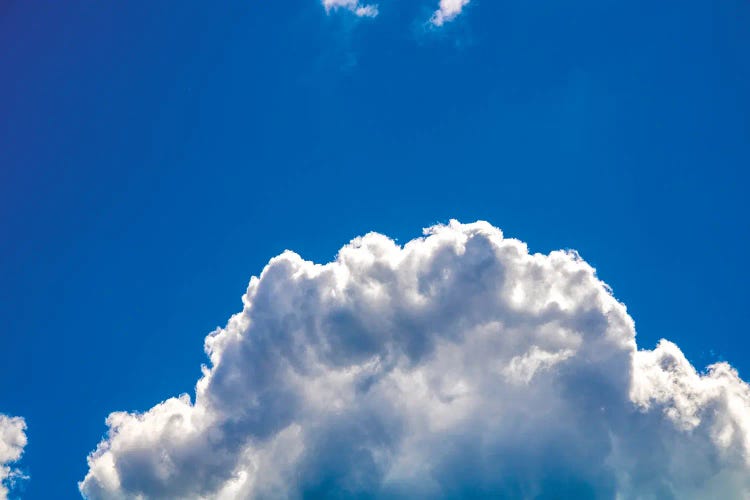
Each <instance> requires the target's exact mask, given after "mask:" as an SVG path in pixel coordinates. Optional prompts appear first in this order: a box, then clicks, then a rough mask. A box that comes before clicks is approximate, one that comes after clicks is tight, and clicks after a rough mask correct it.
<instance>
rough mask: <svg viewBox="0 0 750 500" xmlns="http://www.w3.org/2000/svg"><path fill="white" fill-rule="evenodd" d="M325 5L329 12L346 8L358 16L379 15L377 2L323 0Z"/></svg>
mask: <svg viewBox="0 0 750 500" xmlns="http://www.w3.org/2000/svg"><path fill="white" fill-rule="evenodd" d="M323 7H325V9H326V11H327V12H330V11H332V10H338V9H345V10H348V11H351V12H353V13H354V14H355V15H356V16H358V17H375V16H377V15H378V6H377V5H376V4H363V3H361V2H360V1H359V0H323Z"/></svg>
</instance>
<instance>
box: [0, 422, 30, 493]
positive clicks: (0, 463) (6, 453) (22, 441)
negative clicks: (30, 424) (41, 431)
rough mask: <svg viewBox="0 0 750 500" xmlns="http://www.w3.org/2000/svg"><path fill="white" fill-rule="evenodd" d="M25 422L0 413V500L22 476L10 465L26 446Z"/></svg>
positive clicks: (18, 457) (19, 456)
mask: <svg viewBox="0 0 750 500" xmlns="http://www.w3.org/2000/svg"><path fill="white" fill-rule="evenodd" d="M25 431H26V422H25V421H24V419H22V418H20V417H9V416H7V415H3V414H1V413H0V500H4V499H6V498H8V493H9V491H8V490H9V488H10V487H12V485H13V483H14V482H15V481H16V480H17V479H20V478H22V477H23V475H22V474H21V473H20V472H19V471H18V469H14V468H12V467H11V465H12V464H13V463H14V462H16V461H17V460H18V459H20V458H21V455H22V454H23V449H24V447H25V446H26V432H25Z"/></svg>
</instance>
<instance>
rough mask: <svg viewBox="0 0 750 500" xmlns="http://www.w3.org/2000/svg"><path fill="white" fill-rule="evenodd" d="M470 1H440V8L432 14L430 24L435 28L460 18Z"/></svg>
mask: <svg viewBox="0 0 750 500" xmlns="http://www.w3.org/2000/svg"><path fill="white" fill-rule="evenodd" d="M469 1H470V0H440V6H439V7H438V9H437V10H436V11H435V12H434V13H433V14H432V17H431V18H430V22H431V23H432V24H433V25H435V26H442V25H443V24H445V23H447V22H450V21H452V20H453V19H455V18H456V16H458V15H459V14H460V13H461V11H462V10H463V8H464V7H465V6H466V5H467V4H468V3H469Z"/></svg>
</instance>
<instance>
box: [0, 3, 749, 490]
mask: <svg viewBox="0 0 750 500" xmlns="http://www.w3.org/2000/svg"><path fill="white" fill-rule="evenodd" d="M434 3H435V2H429V1H421V0H413V1H411V0H410V1H401V2H398V1H395V0H383V2H381V3H380V5H379V14H378V16H377V17H376V18H357V17H355V16H354V15H352V14H350V13H349V12H345V11H338V12H330V13H326V11H325V10H324V8H323V7H322V5H321V4H320V3H319V2H318V1H316V0H289V1H284V2H252V1H250V2H239V1H227V2H219V3H216V2H214V3H211V4H209V3H205V2H192V1H188V2H183V3H182V5H181V6H180V7H179V8H176V7H175V5H174V4H168V3H166V2H159V1H152V2H137V1H136V2H119V3H118V2H93V1H89V2H78V1H70V2H6V3H4V4H2V6H0V47H2V48H0V69H1V70H2V75H3V76H2V77H0V235H2V236H1V237H0V339H1V340H2V350H1V352H2V363H0V379H2V380H3V381H4V382H3V383H2V384H0V412H3V413H6V414H11V415H21V416H23V417H24V418H25V419H26V422H27V424H28V436H29V444H28V446H27V447H26V450H25V455H24V458H23V460H22V461H21V462H20V466H21V468H22V469H23V470H24V471H25V472H26V473H28V474H29V475H30V476H31V479H30V480H29V481H26V482H25V484H24V485H23V487H22V488H23V489H22V491H21V493H22V496H23V497H24V498H40V499H42V498H76V497H77V496H78V495H79V493H78V491H77V489H76V481H79V480H81V479H82V478H83V477H84V475H85V474H86V471H87V465H86V461H85V457H86V455H87V453H89V452H90V451H91V450H92V449H93V448H94V447H95V445H96V443H97V442H98V441H99V440H100V439H101V438H102V436H103V435H104V433H105V432H106V430H107V428H106V426H105V424H104V419H105V418H106V416H107V415H108V414H109V412H111V411H114V410H128V411H137V410H140V411H143V410H147V409H148V408H150V407H152V406H153V405H154V404H156V403H158V402H160V401H162V400H164V399H166V398H167V397H170V396H173V395H177V394H180V393H182V392H188V393H191V392H192V391H193V386H194V383H195V380H196V379H197V378H198V377H199V376H200V371H199V367H200V365H201V363H205V362H206V358H205V354H204V353H203V350H202V346H203V339H204V337H205V335H206V334H207V333H208V332H210V331H211V330H213V329H214V328H216V327H217V326H220V325H224V323H225V322H226V320H227V318H229V316H230V315H231V314H233V313H235V312H237V311H239V310H240V309H241V308H242V304H241V302H240V297H241V295H242V294H243V293H244V292H245V289H246V287H247V281H248V279H249V277H250V276H251V275H257V274H258V273H259V272H260V271H261V269H262V268H263V266H264V265H265V263H266V262H267V261H268V259H269V258H271V257H272V256H274V255H277V254H279V253H280V252H281V251H283V250H284V249H293V250H294V251H296V252H297V253H299V254H300V255H301V256H303V257H304V258H307V259H311V260H315V261H318V262H327V261H329V260H331V259H332V258H333V257H334V256H335V254H336V252H337V250H338V249H339V248H340V247H341V246H342V245H343V244H345V243H346V242H348V241H349V240H350V239H351V238H353V237H354V236H357V235H361V234H364V233H366V232H369V231H378V232H382V233H384V234H387V235H389V236H391V237H394V238H397V239H398V241H401V242H405V241H408V240H410V239H412V238H414V237H416V236H418V235H419V234H420V231H421V228H423V227H427V226H430V225H432V224H435V223H437V222H447V221H448V220H449V219H451V218H456V219H459V220H461V221H463V222H471V221H474V220H478V219H482V220H487V221H490V222H491V223H492V224H493V225H495V226H498V227H500V228H502V229H503V231H504V232H505V234H506V235H508V236H511V237H518V238H520V239H522V240H524V241H526V242H527V243H528V244H529V247H530V249H531V250H532V251H540V252H545V253H546V252H549V251H551V250H554V249H558V248H574V249H577V250H578V251H579V252H580V254H581V255H582V256H583V258H585V259H586V260H587V261H588V262H589V263H591V264H592V265H593V266H595V267H596V268H597V271H598V275H599V277H600V278H601V279H603V280H604V281H606V282H607V283H608V284H609V285H611V286H612V288H613V289H614V294H615V296H616V297H617V298H618V300H620V301H622V302H624V303H625V304H626V305H627V307H628V312H629V314H630V315H631V316H632V317H633V318H634V320H635V321H636V328H637V332H638V345H639V346H640V347H644V348H649V349H651V348H653V347H654V346H655V344H656V342H657V341H658V340H659V339H660V338H662V337H665V338H668V339H670V340H672V341H674V342H676V343H677V344H679V346H680V348H681V349H682V350H683V352H684V353H685V355H686V356H687V357H688V358H689V359H690V360H691V361H692V362H693V363H694V364H695V365H696V366H697V367H699V368H703V367H704V366H705V365H707V364H709V363H711V362H714V361H717V360H723V359H726V360H728V361H730V362H731V363H732V365H733V366H734V367H735V368H737V369H738V370H739V373H740V375H741V376H743V377H744V378H745V379H747V377H748V373H750V358H748V354H750V342H749V341H748V340H747V324H748V320H750V317H749V314H748V311H749V309H748V307H747V296H746V288H747V285H746V284H747V282H748V280H749V279H750V271H748V266H747V262H746V261H747V258H746V255H747V246H748V242H749V241H750V236H748V235H750V227H749V223H748V220H749V218H748V213H749V208H750V207H749V206H748V197H747V188H748V180H749V179H750V178H749V177H748V175H749V174H748V169H747V167H748V165H750V123H749V122H748V117H749V116H750V92H748V89H750V58H748V57H747V54H748V51H749V50H750V34H749V33H750V32H748V30H747V26H748V25H749V24H750V4H748V3H747V2H744V1H739V0H728V1H723V2H697V1H687V2H685V1H682V2H676V1H666V2H656V3H654V2H641V1H632V0H631V1H620V0H607V1H605V2H601V1H598V2H594V1H593V0H577V1H576V2H573V3H571V2H566V3H561V2H553V1H547V0H541V1H540V2H527V1H513V0H507V1H503V2H495V1H492V2H491V1H489V0H473V1H472V2H471V3H469V4H468V5H466V6H465V7H464V10H463V12H462V13H461V15H460V16H458V17H457V18H456V19H455V20H453V21H452V22H449V23H446V24H445V25H444V26H442V27H440V28H439V29H438V28H430V27H429V26H427V25H426V21H427V20H428V19H429V18H430V15H431V14H432V12H433V11H434V9H435V7H436V6H435V5H434Z"/></svg>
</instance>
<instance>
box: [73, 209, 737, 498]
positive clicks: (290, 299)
mask: <svg viewBox="0 0 750 500" xmlns="http://www.w3.org/2000/svg"><path fill="white" fill-rule="evenodd" d="M243 304H244V308H243V310H242V312H240V313H238V314H236V315H234V316H233V317H232V318H231V319H230V320H229V322H228V323H227V325H226V327H224V328H221V329H218V330H216V331H215V332H213V333H211V334H210V335H209V336H208V337H207V338H206V342H205V348H206V352H207V354H208V356H209V357H210V366H208V367H204V369H203V377H202V378H201V379H200V380H199V381H198V383H197V386H196V394H195V400H194V401H192V400H191V398H190V397H189V396H187V395H182V396H180V397H177V398H171V399H168V400H166V401H164V402H163V403H160V404H158V405H156V406H154V407H153V408H151V409H150V410H148V411H146V412H145V413H125V412H117V413H112V414H111V415H110V416H109V418H108V419H107V424H108V426H109V432H108V435H107V437H106V439H105V440H103V441H102V442H101V443H100V444H99V446H98V447H97V449H96V450H95V451H94V452H92V453H91V455H90V456H89V457H88V464H89V471H88V474H87V475H86V477H85V479H84V480H83V481H82V482H81V483H80V490H81V492H82V493H83V494H84V495H85V496H86V497H88V498H91V499H118V498H225V499H234V498H303V497H327V498H343V497H350V496H356V497H373V498H448V497H451V498H454V497H472V496H495V497H497V496H502V497H510V498H539V497H541V498H544V497H545V496H547V497H555V498H561V497H564V498H594V497H596V498H622V499H627V498H680V499H683V498H746V497H748V495H750V455H749V451H750V389H749V388H748V385H747V384H745V383H744V382H743V381H742V380H741V379H740V378H739V377H738V375H737V373H736V372H735V371H734V370H733V369H732V368H731V367H730V366H729V365H728V364H726V363H718V364H715V365H712V366H711V367H709V368H708V370H707V371H706V372H705V373H699V372H697V371H696V370H695V368H693V366H691V364H690V363H689V362H688V361H687V360H686V359H685V357H684V356H683V354H682V353H681V352H680V350H679V348H678V347H677V346H676V345H674V344H672V343H670V342H667V341H662V342H661V343H660V344H659V345H658V346H657V347H656V348H655V349H654V350H641V351H639V350H638V349H637V347H636V343H635V330H634V325H633V320H632V319H631V318H630V316H628V314H627V312H626V309H625V306H624V305H622V304H621V303H619V302H618V301H617V300H616V299H615V298H614V297H613V296H612V294H611V291H610V289H609V288H608V287H607V285H606V284H604V283H603V282H601V281H600V280H599V279H598V278H597V276H596V274H595V271H594V269H593V268H592V267H591V266H590V265H589V264H587V263H586V262H585V261H583V260H582V259H581V258H580V257H579V256H578V254H576V253H575V252H569V251H556V252H552V253H550V254H549V255H541V254H530V253H529V251H528V249H527V247H526V245H525V244H524V243H522V242H521V241H518V240H515V239H508V238H504V237H503V234H502V233H501V231H500V230H498V229H496V228H494V227H492V226H491V225H489V224H487V223H485V222H478V223H474V224H465V225H464V224H459V223H458V222H455V221H454V222H451V223H450V224H449V225H440V226H435V227H432V228H430V229H428V230H426V231H425V236H424V237H423V238H419V239H416V240H413V241H411V242H409V243H407V244H406V245H404V246H399V245H398V244H396V243H395V242H394V241H392V240H390V239H389V238H387V237H386V236H383V235H380V234H376V233H370V234H368V235H366V236H364V237H362V238H357V239H355V240H353V241H352V242H351V243H350V244H348V245H346V246H345V247H343V248H342V249H341V250H340V252H339V253H338V256H337V258H336V260H335V261H334V262H331V263H328V264H325V265H319V264H314V263H312V262H308V261H305V260H303V259H302V258H301V257H300V256H298V255H297V254H295V253H293V252H285V253H283V254H282V255H279V256H278V257H275V258H273V259H272V260H271V261H270V262H269V264H268V265H267V266H266V268H265V269H264V270H263V272H262V273H261V274H260V277H253V278H252V279H251V280H250V284H249V286H248V289H247V293H246V294H245V295H244V297H243Z"/></svg>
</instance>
